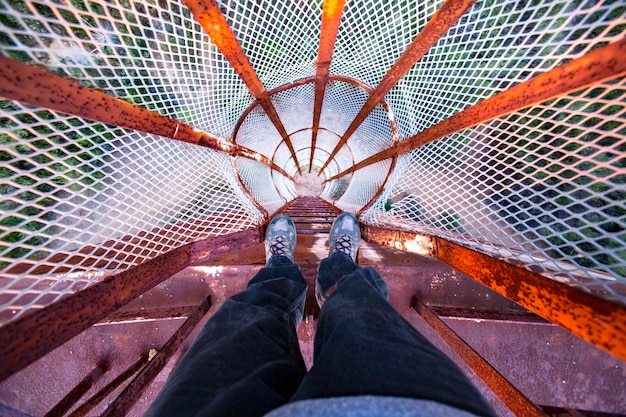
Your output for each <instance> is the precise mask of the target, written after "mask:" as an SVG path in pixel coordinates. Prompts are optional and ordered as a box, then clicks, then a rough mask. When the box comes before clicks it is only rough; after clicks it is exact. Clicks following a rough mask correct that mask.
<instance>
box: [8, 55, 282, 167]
mask: <svg viewBox="0 0 626 417" xmlns="http://www.w3.org/2000/svg"><path fill="white" fill-rule="evenodd" d="M0 97H5V98H8V99H11V100H16V101H19V102H22V103H27V104H31V105H33V106H38V107H42V108H47V109H50V110H54V111H58V112H61V113H67V114H73V115H75V116H79V117H84V118H86V119H89V120H95V121H97V122H102V123H107V124H112V125H116V126H120V127H124V128H127V129H133V130H138V131H140V132H146V133H150V134H153V135H159V136H163V137H166V138H170V139H175V140H179V141H182V142H187V143H191V144H194V145H199V146H203V147H207V148H210V149H215V150H218V151H223V152H226V153H228V154H230V155H234V156H242V157H244V158H248V159H254V160H255V161H258V162H260V163H262V164H265V165H268V166H270V167H271V168H272V169H275V170H277V171H279V172H280V173H281V174H283V175H287V176H288V177H289V178H292V177H291V176H289V175H288V174H287V173H286V172H284V171H283V169H282V168H280V167H279V166H278V165H276V164H274V163H273V162H272V161H270V160H269V159H268V158H266V157H265V156H263V155H261V154H260V153H258V152H255V151H252V150H250V149H248V148H245V147H243V146H239V145H236V144H234V143H232V142H230V141H228V140H226V139H223V138H220V137H217V136H213V135H211V134H209V133H207V132H203V131H201V130H197V129H195V128H194V127H192V126H189V125H187V124H185V123H181V122H179V121H178V120H175V119H170V118H169V117H166V116H162V115H160V114H158V113H155V112H153V111H150V110H148V109H144V108H142V107H139V106H135V105H134V104H131V103H128V102H126V101H124V100H120V99H118V98H115V97H111V96H109V95H108V94H105V93H102V92H101V91H98V90H95V89H92V88H88V87H85V86H83V85H80V84H79V83H77V82H75V81H71V80H68V79H65V78H62V77H59V76H57V75H54V74H52V73H50V72H48V71H45V70H42V69H39V68H37V67H35V66H32V65H27V64H24V63H22V62H19V61H16V60H14V59H11V58H7V57H2V56H0Z"/></svg>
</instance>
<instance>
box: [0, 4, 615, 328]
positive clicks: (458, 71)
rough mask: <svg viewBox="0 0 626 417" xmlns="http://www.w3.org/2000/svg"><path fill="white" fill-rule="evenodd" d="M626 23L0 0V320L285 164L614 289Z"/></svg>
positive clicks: (380, 220) (346, 200) (366, 219)
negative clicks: (0, 157)
mask: <svg viewBox="0 0 626 417" xmlns="http://www.w3.org/2000/svg"><path fill="white" fill-rule="evenodd" d="M435 14H436V16H437V19H433V16H435ZM625 32H626V8H625V7H624V4H623V2H622V1H619V0H616V1H611V0H604V1H589V2H585V1H563V0H550V1H544V0H542V1H519V2H517V1H516V2H504V3H502V2H497V1H491V0H478V1H468V0H447V1H446V2H443V1H441V0H438V1H431V2H407V1H392V2H389V1H382V0H366V1H361V2H345V4H344V2H343V1H334V0H327V1H324V2H322V1H311V2H292V1H282V0H279V1H272V2H239V1H221V2H214V1H213V0H208V1H204V2H199V1H196V0H185V2H184V3H181V2H179V1H176V0H143V1H134V0H106V1H100V2H86V1H83V0H67V1H58V2H42V1H37V0H2V2H1V3H0V55H1V56H0V60H1V62H0V97H2V98H3V100H2V101H0V106H2V114H1V116H0V125H1V127H2V131H1V133H0V135H1V146H2V150H1V155H2V167H1V170H2V175H1V179H2V181H1V187H2V188H1V190H2V199H1V201H0V204H1V205H2V212H1V213H0V216H1V217H0V223H1V228H0V240H1V242H2V243H0V268H2V278H1V280H0V291H1V295H0V302H1V306H0V322H2V323H4V324H10V323H13V322H15V321H16V320H18V319H19V318H20V317H22V316H23V315H24V314H25V313H26V312H29V311H34V310H38V309H41V308H42V307H44V306H48V305H51V304H53V303H55V302H57V301H58V300H60V299H61V298H62V297H63V296H66V295H68V294H72V293H76V292H79V291H84V290H85V289H88V288H90V287H91V286H93V285H94V284H95V283H99V282H104V281H105V280H106V279H107V278H108V277H111V276H114V275H116V274H120V273H123V272H124V271H128V270H129V269H130V268H132V267H136V266H139V265H143V264H146V263H148V262H149V261H151V260H153V259H157V258H158V257H159V256H161V255H164V254H167V253H172V252H173V251H176V250H179V249H180V248H183V247H186V246H185V245H189V244H191V243H193V242H198V241H202V240H204V239H208V238H215V237H220V236H224V235H227V234H229V233H233V232H237V231H242V230H247V229H251V228H254V227H256V226H259V225H262V224H264V223H265V222H266V221H267V219H268V218H269V217H270V216H271V215H272V214H273V213H275V212H277V211H278V210H280V209H281V207H284V206H285V204H287V203H288V202H290V201H292V200H293V199H294V198H296V197H297V191H296V187H295V182H294V181H295V178H296V177H297V176H298V174H301V173H304V172H307V171H308V172H315V173H319V175H320V176H321V177H322V178H323V179H324V188H323V191H322V192H321V194H320V196H321V197H322V198H323V199H325V200H327V201H329V202H331V203H332V204H333V205H335V206H336V207H337V208H339V209H341V210H344V211H350V212H353V213H357V214H358V216H359V220H360V221H361V222H362V223H363V224H365V225H368V226H375V227H380V228H389V229H393V230H399V231H405V232H410V233H417V234H426V235H430V236H435V237H438V238H443V239H446V240H448V241H450V242H454V243H456V244H459V245H461V246H463V247H466V248H471V249H473V250H475V251H477V252H479V253H483V254H486V255H488V256H489V257H492V258H496V259H502V260H505V261H506V262H510V263H512V264H515V265H519V266H521V267H523V268H525V269H526V270H528V271H531V272H534V273H537V274H540V275H542V276H543V277H544V278H546V279H548V280H553V281H557V282H560V283H566V284H567V285H568V286H572V287H575V288H578V289H580V290H581V291H582V292H584V293H592V294H594V295H596V296H598V297H600V298H602V299H604V300H607V301H609V302H611V303H615V304H616V305H621V306H623V305H624V304H626V208H625V207H626V157H625V156H624V155H625V152H626V127H625V124H624V121H625V115H626V111H625V106H626V94H625V93H626V88H625V79H624V74H625V72H626V63H625V62H626V61H625V60H624V59H623V57H624V56H626V41H625V40H624V34H625Z"/></svg>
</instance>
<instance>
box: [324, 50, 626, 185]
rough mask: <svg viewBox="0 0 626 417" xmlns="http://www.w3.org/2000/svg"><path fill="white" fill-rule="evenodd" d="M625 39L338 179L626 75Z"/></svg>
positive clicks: (516, 88)
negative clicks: (481, 125)
mask: <svg viewBox="0 0 626 417" xmlns="http://www.w3.org/2000/svg"><path fill="white" fill-rule="evenodd" d="M624 56H626V39H621V40H619V41H617V42H613V43H611V44H609V45H606V46H604V47H601V48H598V49H596V50H594V51H592V52H589V53H588V54H586V55H584V56H582V57H580V58H576V59H574V60H572V61H570V62H568V63H565V64H563V65H560V66H558V67H556V68H553V69H551V70H550V71H547V72H545V73H543V74H540V75H537V76H536V77H533V78H531V79H530V80H527V81H524V82H522V83H520V84H518V85H516V86H514V87H511V88H509V89H508V90H506V91H503V92H501V93H499V94H496V95H495V96H493V97H490V98H488V99H485V100H483V101H482V102H480V103H478V104H475V105H473V106H472V107H468V108H467V109H465V110H463V111H461V112H459V113H457V114H455V115H454V116H450V117H448V118H447V119H445V120H443V121H441V122H439V123H437V124H436V125H434V126H431V127H429V128H428V129H426V130H423V131H421V132H420V133H418V134H416V135H414V136H411V137H410V138H408V139H405V140H403V141H401V142H399V143H398V144H396V145H394V146H392V147H390V148H389V149H386V150H384V151H382V152H379V153H377V154H375V155H372V156H370V157H369V158H366V159H364V160H363V161H361V162H359V163H358V164H356V165H354V166H353V167H351V168H348V169H347V170H345V171H343V172H341V173H340V174H338V175H336V176H335V177H341V176H344V175H346V174H350V173H352V172H354V171H357V170H359V169H361V168H364V167H366V166H368V165H372V164H375V163H377V162H380V161H382V160H385V159H388V158H392V157H394V156H397V155H400V154H403V153H405V152H409V151H412V150H413V149H416V148H419V147H420V146H423V145H426V144H428V143H431V142H434V141H436V140H438V139H441V138H443V137H446V136H449V135H451V134H453V133H456V132H460V131H462V130H464V129H468V128H470V127H472V126H476V125H478V124H481V123H485V122H487V121H489V120H493V119H495V118H498V117H501V116H504V115H506V114H509V113H512V112H515V111H518V110H521V109H524V108H526V107H529V106H532V105H534V104H538V103H542V102H544V101H547V100H550V99H552V98H555V97H559V96H563V95H565V94H568V93H571V92H574V91H578V90H581V89H583V88H585V87H589V86H591V85H594V84H597V83H600V82H603V81H607V80H612V79H615V78H619V77H622V76H624V75H625V74H626V60H625V59H623V57H624Z"/></svg>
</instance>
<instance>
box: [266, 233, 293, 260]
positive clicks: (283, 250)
mask: <svg viewBox="0 0 626 417" xmlns="http://www.w3.org/2000/svg"><path fill="white" fill-rule="evenodd" d="M288 243H289V242H288V240H287V237H286V236H283V235H278V236H276V237H275V238H274V241H273V242H272V244H271V245H270V253H271V254H272V256H278V255H283V256H286V254H287V251H288V250H289V247H288Z"/></svg>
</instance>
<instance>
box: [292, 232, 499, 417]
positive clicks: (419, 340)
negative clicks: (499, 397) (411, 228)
mask: <svg viewBox="0 0 626 417" xmlns="http://www.w3.org/2000/svg"><path fill="white" fill-rule="evenodd" d="M331 238H332V236H331ZM331 248H332V242H331ZM332 252H333V251H331V253H332ZM335 252H336V251H335ZM317 285H318V287H317V292H318V294H321V296H318V298H320V299H322V300H324V299H325V301H324V304H323V305H322V310H321V312H320V316H319V321H318V325H317V331H316V335H315V348H314V359H313V363H314V364H313V367H312V368H311V370H310V371H309V373H308V374H307V375H306V376H305V377H304V379H303V381H302V383H301V384H300V387H299V388H298V391H297V392H296V394H295V395H294V397H293V398H292V401H298V400H305V399H314V398H326V397H339V396H355V395H382V396H392V397H406V398H415V399H424V400H431V401H436V402H440V403H444V404H447V405H450V406H453V407H457V408H460V409H463V410H467V411H470V412H472V413H475V414H477V415H484V416H493V415H495V413H494V412H493V411H492V409H491V407H490V406H489V405H488V404H487V403H486V401H485V400H484V399H483V398H482V396H481V395H480V393H479V392H478V390H477V389H476V388H475V387H474V386H473V385H472V384H471V382H470V381H469V380H468V379H467V377H466V376H465V375H464V374H463V373H462V371H461V370H460V369H459V368H458V367H457V366H456V365H455V364H454V363H453V362H452V360H451V359H449V358H448V357H447V356H445V355H444V354H443V353H442V352H440V351H439V350H438V349H437V348H436V347H435V346H433V345H432V344H431V343H430V342H429V341H428V340H426V339H425V338H424V337H423V336H422V335H421V334H420V333H419V332H418V331H417V330H415V328H414V327H413V326H412V325H411V324H410V323H408V322H407V321H406V320H404V318H402V316H400V314H398V313H397V312H396V311H395V309H394V308H393V307H391V305H390V304H389V303H388V302H387V296H388V287H387V285H386V284H385V283H384V281H383V279H382V278H381V277H380V275H379V274H378V273H377V272H376V271H375V270H374V269H373V268H362V267H360V266H359V265H357V264H356V263H354V261H353V259H352V258H351V257H350V256H348V255H346V254H344V253H341V252H338V253H334V254H332V256H329V257H328V258H326V259H325V260H323V261H322V263H321V264H320V267H319V271H318V281H317ZM326 298H327V299H326Z"/></svg>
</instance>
